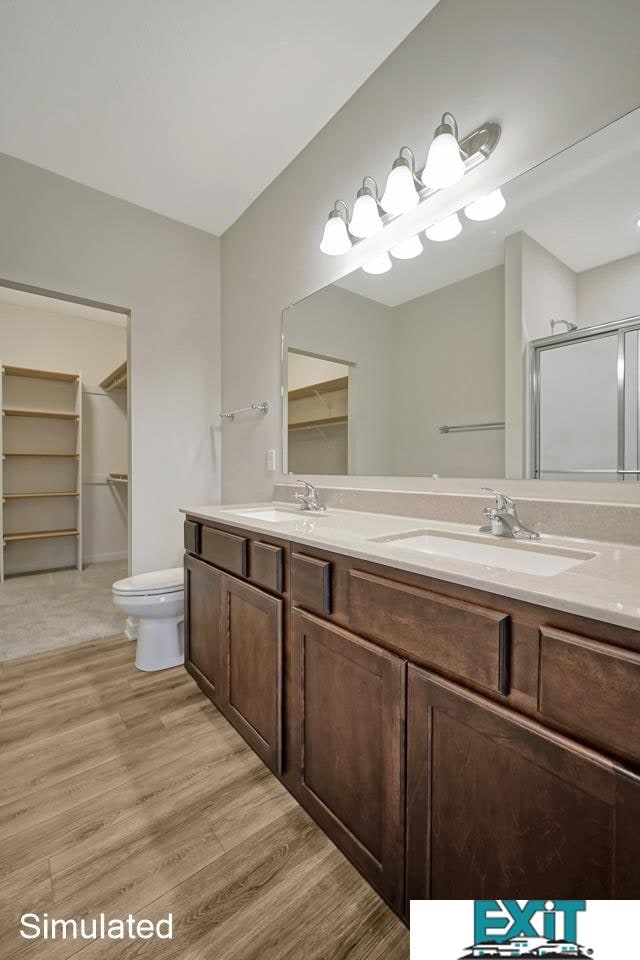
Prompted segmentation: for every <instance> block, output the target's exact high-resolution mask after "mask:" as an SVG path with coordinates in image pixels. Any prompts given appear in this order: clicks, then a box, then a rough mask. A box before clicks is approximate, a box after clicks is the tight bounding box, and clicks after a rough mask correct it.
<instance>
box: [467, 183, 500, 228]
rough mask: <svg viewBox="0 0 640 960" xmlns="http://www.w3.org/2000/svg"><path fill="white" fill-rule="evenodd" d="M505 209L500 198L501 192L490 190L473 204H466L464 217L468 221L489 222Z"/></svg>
mask: <svg viewBox="0 0 640 960" xmlns="http://www.w3.org/2000/svg"><path fill="white" fill-rule="evenodd" d="M505 207H506V201H505V199H504V197H503V196H502V190H500V188H498V189H497V190H492V191H491V193H487V194H485V196H484V197H478V199H477V200H474V201H473V203H468V204H467V206H466V207H465V208H464V215H465V217H468V219H469V220H491V219H492V217H497V216H498V214H499V213H502V211H503V210H504V208H505Z"/></svg>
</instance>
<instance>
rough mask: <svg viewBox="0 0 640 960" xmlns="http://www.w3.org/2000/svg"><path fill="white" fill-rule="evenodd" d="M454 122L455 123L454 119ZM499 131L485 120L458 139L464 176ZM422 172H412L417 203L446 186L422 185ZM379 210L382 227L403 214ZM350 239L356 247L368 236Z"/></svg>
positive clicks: (495, 140)
mask: <svg viewBox="0 0 640 960" xmlns="http://www.w3.org/2000/svg"><path fill="white" fill-rule="evenodd" d="M445 116H451V118H452V120H454V118H453V116H452V115H450V114H445ZM454 123H455V120H454ZM456 131H457V126H456ZM501 132H502V131H501V127H500V125H499V124H498V123H492V122H487V123H484V124H482V126H481V127H478V128H477V129H476V130H473V131H472V132H471V133H469V134H467V136H465V137H463V138H462V140H460V141H459V146H460V153H461V156H462V160H463V162H464V165H465V176H466V174H467V173H470V172H471V171H472V170H475V168H476V167H479V166H480V165H481V164H483V163H484V162H485V160H488V158H489V157H490V156H491V154H492V153H493V151H494V150H495V148H496V147H497V145H498V141H499V140H500V134H501ZM408 149H409V148H405V147H403V148H402V150H408ZM412 155H413V152H412ZM400 157H401V158H402V157H403V153H402V151H401V152H400ZM422 172H423V171H422V170H420V171H414V172H413V176H414V183H415V188H416V191H417V193H418V197H419V200H418V205H420V204H421V203H423V202H424V201H425V200H427V199H429V197H432V196H433V195H434V194H436V193H441V192H442V189H447V188H446V187H445V188H440V187H426V186H424V185H423V184H422V183H421V181H420V177H421V175H422ZM371 179H372V178H369V177H365V180H364V181H363V184H366V182H367V181H369V180H371ZM374 182H375V181H374ZM338 203H340V204H342V205H343V206H344V208H345V210H346V223H347V225H348V223H349V221H350V215H349V210H348V207H347V204H346V203H345V202H344V201H343V200H340V201H336V205H335V206H337V204H338ZM335 206H334V210H335ZM379 212H380V219H381V221H382V226H383V228H384V227H386V226H387V224H389V223H392V222H393V221H394V220H397V219H398V218H399V217H402V216H405V214H404V213H396V214H394V213H387V212H386V211H384V210H383V209H380V211H379ZM351 239H352V245H353V246H354V247H356V246H357V245H358V244H359V243H361V242H362V241H363V240H366V239H368V238H367V237H354V236H353V234H351Z"/></svg>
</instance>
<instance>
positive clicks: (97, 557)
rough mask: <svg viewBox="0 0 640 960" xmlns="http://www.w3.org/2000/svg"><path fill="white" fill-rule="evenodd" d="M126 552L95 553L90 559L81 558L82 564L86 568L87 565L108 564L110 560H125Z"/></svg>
mask: <svg viewBox="0 0 640 960" xmlns="http://www.w3.org/2000/svg"><path fill="white" fill-rule="evenodd" d="M127 556H128V554H127V551H126V550H120V551H119V552H118V553H96V554H94V556H92V557H83V558H82V563H83V565H84V566H85V567H86V566H87V564H89V563H108V562H109V561H110V560H126V559H127Z"/></svg>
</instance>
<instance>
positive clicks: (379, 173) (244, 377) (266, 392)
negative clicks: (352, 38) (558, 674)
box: [222, 0, 640, 502]
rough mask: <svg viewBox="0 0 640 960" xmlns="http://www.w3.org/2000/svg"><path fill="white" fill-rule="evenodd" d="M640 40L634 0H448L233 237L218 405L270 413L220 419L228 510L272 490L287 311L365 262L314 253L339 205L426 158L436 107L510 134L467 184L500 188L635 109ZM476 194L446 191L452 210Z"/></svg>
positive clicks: (226, 264)
mask: <svg viewBox="0 0 640 960" xmlns="http://www.w3.org/2000/svg"><path fill="white" fill-rule="evenodd" d="M605 14H606V15H605ZM639 45H640V17H638V5H637V0H615V2H611V3H609V4H607V5H606V11H605V10H604V8H603V4H602V0H562V2H561V3H558V2H557V0H539V2H536V3H533V2H531V0H484V2H482V3H478V2H477V0H441V2H440V3H439V4H438V6H437V7H435V8H434V10H433V11H432V12H431V13H430V14H429V16H428V17H427V18H426V19H425V20H424V21H423V22H422V24H420V25H419V26H418V27H417V28H416V30H415V31H413V33H412V34H410V36H409V37H408V38H407V39H406V41H405V42H404V43H403V44H401V46H400V47H398V48H397V50H395V51H394V53H393V54H392V55H391V56H390V57H389V58H388V59H387V60H386V61H385V62H384V63H383V64H382V65H381V67H380V68H379V69H378V70H377V71H376V72H375V73H374V74H373V75H372V77H371V78H370V79H369V80H368V81H367V82H366V83H365V84H364V85H363V87H361V88H360V90H359V91H358V92H357V93H356V94H355V95H354V97H352V99H351V100H350V101H349V102H348V103H347V104H346V105H345V106H344V107H343V109H342V110H341V111H339V113H337V114H336V116H335V117H334V118H333V119H332V120H331V122H330V123H329V124H328V125H327V126H326V127H325V128H324V129H323V130H322V131H321V132H320V133H319V134H318V136H317V137H316V138H315V139H314V140H313V141H312V142H311V143H310V144H309V146H308V147H307V148H306V149H305V150H304V151H303V152H302V153H301V154H300V155H299V156H298V157H297V158H296V160H295V161H294V162H293V163H291V164H290V165H289V167H288V168H287V169H286V170H285V171H284V172H283V173H282V174H281V175H280V176H279V177H278V178H277V179H276V180H275V181H274V183H273V184H272V185H271V186H270V187H269V188H268V189H267V190H266V191H265V192H264V193H263V194H262V195H261V196H260V197H259V198H258V199H257V200H256V201H255V202H254V203H253V204H252V206H251V207H250V208H249V209H248V210H247V211H246V213H245V214H244V215H243V216H242V217H241V218H240V219H239V220H238V221H237V222H236V223H235V224H234V226H233V227H231V228H230V229H229V230H228V231H227V232H226V233H225V234H224V237H223V239H222V276H223V304H222V322H223V341H222V346H223V384H222V387H223V398H224V404H225V406H228V407H230V408H232V407H235V406H243V405H245V404H247V403H250V402H251V401H253V400H262V399H264V400H269V401H270V403H271V404H273V411H274V412H273V415H271V414H270V415H269V416H267V417H265V418H264V419H261V420H256V419H251V418H250V419H248V420H246V421H244V422H242V423H240V421H237V422H235V423H229V424H225V426H224V429H223V437H224V471H223V495H224V499H225V500H228V501H236V502H238V501H242V500H250V499H254V498H262V499H266V498H269V497H270V496H271V493H272V489H273V481H274V475H273V474H269V473H267V471H266V464H265V453H266V450H267V448H269V447H275V448H278V449H279V448H280V417H279V415H278V413H277V411H278V409H279V407H280V390H279V385H280V317H281V312H282V310H283V308H284V307H286V306H287V305H289V304H291V303H294V302H295V301H297V300H299V299H301V298H302V297H305V296H308V295H309V294H310V293H311V292H312V291H314V290H317V289H319V288H320V287H323V286H325V285H326V284H328V283H330V282H332V281H333V280H335V279H337V278H338V277H339V276H342V275H344V273H346V272H348V270H349V269H350V267H351V265H354V266H355V265H357V264H358V263H359V262H361V261H362V260H364V259H365V258H366V245H363V246H362V247H361V248H360V250H357V251H354V252H352V253H351V254H350V255H348V256H346V257H344V258H335V259H333V258H329V257H326V256H323V255H322V254H321V253H320V252H319V250H318V243H319V240H320V236H321V232H322V227H323V224H324V220H325V218H326V216H327V212H328V210H329V209H330V208H331V206H332V204H333V201H334V200H335V199H336V198H337V197H341V196H342V197H344V198H345V199H349V200H351V199H352V198H353V196H354V194H355V191H356V189H357V188H358V185H359V183H360V182H361V180H362V177H363V175H364V174H371V175H373V176H375V177H376V178H377V179H378V181H379V183H380V184H383V183H384V179H385V177H386V174H387V172H388V170H389V168H390V165H391V162H392V160H393V158H394V156H395V155H396V153H397V150H398V148H399V147H400V146H401V145H402V144H403V143H409V144H410V145H412V146H414V147H415V148H417V149H418V150H419V151H420V150H424V149H426V147H427V144H428V141H429V139H430V137H431V134H432V131H433V127H434V126H435V124H436V122H437V120H438V118H439V115H440V114H441V113H442V111H443V110H452V111H453V112H454V113H455V114H456V116H457V118H458V120H459V123H460V127H461V130H462V132H465V131H468V130H471V129H473V128H474V127H475V126H477V125H478V124H479V123H481V122H482V121H484V120H487V119H495V120H498V121H499V122H500V123H501V124H502V128H503V136H502V140H501V142H500V144H499V147H498V149H497V150H496V152H495V154H494V155H493V157H492V158H491V161H490V163H487V164H486V165H484V166H483V167H482V168H481V169H480V170H478V171H476V172H475V173H474V174H473V177H470V178H469V182H470V183H471V184H472V187H473V189H474V191H478V190H481V189H484V188H486V189H490V188H493V187H495V186H497V185H499V184H500V183H503V182H505V181H506V180H508V179H510V178H511V177H512V176H515V175H517V174H519V173H522V172H523V171H525V170H526V169H528V168H529V167H531V166H532V165H533V164H535V163H538V162H540V161H541V160H543V159H545V158H546V157H548V156H550V155H551V154H553V153H555V152H556V151H558V150H560V149H563V148H564V147H566V146H569V145H570V144H572V143H574V142H575V141H576V140H578V139H579V138H581V137H583V136H585V135H587V134H589V133H590V132H592V131H594V130H596V129H597V128H599V127H600V126H602V125H603V124H605V123H608V122H610V121H611V120H613V119H615V118H616V117H618V116H620V115H622V114H623V113H625V112H627V111H628V110H630V109H632V108H634V107H636V106H637V105H638V103H639V102H640V83H639V80H638V65H637V64H638V59H637V50H638V46H639ZM594 77H597V82H593V78H594ZM468 189H469V188H468V185H465V184H464V182H463V184H462V186H459V187H456V188H453V189H452V191H451V193H450V194H449V196H450V198H451V203H455V204H456V206H457V205H459V203H460V201H463V200H464V198H465V194H464V191H465V190H468ZM433 209H434V211H435V212H437V213H440V211H439V210H437V211H436V204H434V208H433ZM567 492H569V485H568V486H567Z"/></svg>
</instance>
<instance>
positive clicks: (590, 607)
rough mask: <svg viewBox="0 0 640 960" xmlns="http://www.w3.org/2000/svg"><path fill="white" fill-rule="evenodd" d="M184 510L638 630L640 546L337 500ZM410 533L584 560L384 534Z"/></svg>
mask: <svg viewBox="0 0 640 960" xmlns="http://www.w3.org/2000/svg"><path fill="white" fill-rule="evenodd" d="M181 510H182V512H183V513H185V514H189V516H193V517H196V518H199V519H202V520H211V521H217V522H218V523H223V524H225V525H228V526H230V527H238V528H242V529H244V530H250V531H253V532H255V533H262V534H270V535H271V536H273V537H280V538H282V539H283V540H291V541H293V542H294V543H299V544H302V545H306V546H311V547H317V548H319V549H325V550H327V551H330V552H333V553H339V554H344V555H346V556H352V557H355V558H357V559H360V560H369V561H371V562H372V563H379V564H383V565H385V566H388V567H394V568H396V569H399V570H409V571H411V572H412V573H418V574H424V575H426V576H430V577H434V578H436V579H439V580H445V581H449V582H451V583H460V584H463V585H465V586H468V587H475V588H477V589H480V590H486V591H488V592H490V593H495V594H497V595H502V596H507V597H513V598H515V599H517V600H526V601H528V602H530V603H537V604H540V605H541V606H546V607H552V608H554V609H556V610H563V611H566V612H567V613H574V614H577V615H579V616H583V617H590V618H592V619H594V620H603V621H605V622H608V623H614V624H618V625H620V626H623V627H630V628H631V629H635V630H640V547H634V546H626V545H619V544H613V543H602V542H600V541H590V540H579V539H570V538H567V537H551V536H546V535H543V536H542V537H541V538H540V539H539V540H537V541H534V542H533V543H523V542H516V541H513V540H506V539H502V538H497V537H492V536H491V534H481V535H479V534H478V526H477V525H471V524H464V523H450V522H445V521H442V520H429V519H425V518H424V517H406V516H402V517H399V516H391V515H389V514H381V513H363V512H360V511H357V510H339V509H335V508H333V507H331V508H330V509H329V510H328V511H327V512H326V513H318V514H316V513H310V512H309V513H304V512H302V511H301V510H300V509H299V508H298V507H293V506H291V507H290V506H288V505H286V504H283V503H282V502H274V503H254V504H235V505H233V506H229V507H223V506H221V507H209V506H204V507H202V506H198V507H184V508H181ZM273 510H277V511H278V513H279V514H286V516H284V517H283V519H278V520H277V521H276V522H273V521H269V520H266V519H265V518H264V516H263V517H260V516H252V517H248V516H243V515H241V511H255V512H257V513H259V512H261V511H273ZM412 532H415V533H424V532H433V533H434V534H436V536H437V535H440V536H441V537H442V536H443V535H449V536H453V537H454V538H455V537H457V538H461V539H462V540H463V541H465V540H466V541H467V542H478V539H480V540H481V542H486V543H487V544H488V545H498V546H500V547H507V548H509V549H511V550H514V551H517V552H518V553H521V552H522V551H527V552H538V553H539V552H542V553H545V552H546V553H547V554H553V555H555V556H556V557H569V558H573V559H575V560H578V561H579V562H578V563H576V565H575V566H572V567H571V569H568V570H565V571H564V572H561V573H556V574H553V575H539V574H532V573H519V572H516V571H514V570H511V569H508V568H507V567H499V566H496V565H493V562H492V565H488V564H487V563H485V562H475V561H471V560H463V559H453V558H451V557H444V556H439V555H438V554H436V553H432V552H430V553H424V552H420V551H418V550H415V549H411V547H410V546H409V545H408V544H407V543H406V542H405V543H404V545H403V541H402V540H401V539H399V540H396V541H389V542H384V538H385V537H393V536H395V535H397V536H399V537H402V536H403V535H407V534H410V533H412ZM381 538H382V539H381ZM467 538H468V540H467Z"/></svg>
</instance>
